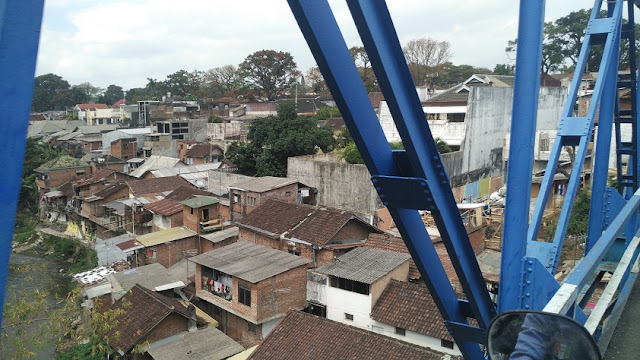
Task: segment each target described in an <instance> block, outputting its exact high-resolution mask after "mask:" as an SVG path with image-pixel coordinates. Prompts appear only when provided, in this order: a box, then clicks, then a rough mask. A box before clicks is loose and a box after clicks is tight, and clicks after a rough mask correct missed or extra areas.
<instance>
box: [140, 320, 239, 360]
mask: <svg viewBox="0 0 640 360" xmlns="http://www.w3.org/2000/svg"><path fill="white" fill-rule="evenodd" d="M158 343H160V344H161V345H159V346H156V347H153V346H152V347H151V348H150V349H149V350H147V352H148V353H149V355H151V356H152V357H153V358H154V359H156V360H173V359H203V360H217V359H226V358H228V357H229V356H231V355H234V354H237V353H239V352H242V351H244V348H243V347H242V346H241V345H240V344H238V343H237V342H235V341H233V339H231V338H230V337H228V336H227V335H225V334H224V333H223V332H222V331H220V330H218V329H216V328H215V327H214V326H208V327H206V328H204V329H199V330H196V331H192V332H188V331H185V332H182V333H179V334H177V335H175V336H172V337H170V338H167V339H165V340H161V341H159V342H158Z"/></svg>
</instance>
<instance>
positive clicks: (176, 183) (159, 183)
mask: <svg viewBox="0 0 640 360" xmlns="http://www.w3.org/2000/svg"><path fill="white" fill-rule="evenodd" d="M127 185H129V189H130V190H131V193H132V194H133V195H134V196H138V195H144V194H150V193H162V192H165V191H173V190H176V189H177V188H179V187H181V186H191V184H190V183H189V182H188V181H187V180H185V179H183V178H182V177H180V176H168V177H163V178H155V179H146V180H133V181H127Z"/></svg>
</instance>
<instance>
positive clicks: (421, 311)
mask: <svg viewBox="0 0 640 360" xmlns="http://www.w3.org/2000/svg"><path fill="white" fill-rule="evenodd" d="M371 318H372V319H374V320H375V321H379V322H381V323H383V324H387V325H391V326H396V327H400V328H403V329H406V330H409V331H413V332H417V333H420V334H424V335H428V336H431V337H435V338H438V339H445V340H448V341H453V338H452V337H451V335H450V334H449V331H447V328H446V326H445V325H444V320H443V319H442V315H440V312H439V311H438V308H437V307H436V303H435V302H434V301H433V297H431V294H430V293H429V289H427V287H426V286H425V285H424V284H413V283H406V282H401V281H397V280H391V282H390V283H389V285H387V287H386V288H385V289H384V291H383V292H382V295H380V298H379V299H378V301H377V302H376V304H375V306H374V307H373V310H372V311H371Z"/></svg>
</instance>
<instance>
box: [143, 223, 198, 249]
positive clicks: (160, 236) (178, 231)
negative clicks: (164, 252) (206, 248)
mask: <svg viewBox="0 0 640 360" xmlns="http://www.w3.org/2000/svg"><path fill="white" fill-rule="evenodd" d="M195 235H197V234H196V233H195V232H193V231H191V230H189V229H186V228H184V227H174V228H170V229H166V230H160V231H156V232H152V233H151V234H145V235H141V236H138V239H137V240H138V242H139V243H140V244H142V245H144V246H146V247H149V246H155V245H160V244H164V243H166V242H169V241H176V240H180V239H185V238H188V237H190V236H195Z"/></svg>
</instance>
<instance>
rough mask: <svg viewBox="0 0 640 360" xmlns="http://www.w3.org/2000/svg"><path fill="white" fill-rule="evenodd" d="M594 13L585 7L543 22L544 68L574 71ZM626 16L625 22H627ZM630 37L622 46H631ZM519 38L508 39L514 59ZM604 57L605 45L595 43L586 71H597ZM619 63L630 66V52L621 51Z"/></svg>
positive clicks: (546, 70)
mask: <svg viewBox="0 0 640 360" xmlns="http://www.w3.org/2000/svg"><path fill="white" fill-rule="evenodd" d="M590 15H591V9H582V10H578V11H573V12H571V13H569V14H568V15H566V16H563V17H561V18H558V19H557V20H555V21H553V22H547V23H545V24H544V40H543V44H542V64H541V70H542V72H543V73H544V74H548V73H550V72H554V71H562V72H571V71H574V69H575V66H576V64H577V63H578V56H579V55H580V49H581V47H582V42H583V41H584V34H585V31H586V28H587V23H588V22H589V17H590ZM602 15H603V16H606V11H604V10H603V11H602ZM627 22H628V21H627V20H626V19H624V20H623V23H625V24H626V23H627ZM635 33H636V46H635V48H638V45H640V38H639V37H638V35H640V25H636V27H635ZM628 42H629V40H628V39H627V38H623V39H622V45H621V47H622V49H627V48H628ZM517 44H518V39H514V40H509V42H508V43H507V47H506V48H505V51H506V52H507V55H509V56H510V57H511V58H513V59H515V52H516V45H517ZM601 58H602V47H601V46H592V47H591V51H590V52H589V59H588V60H587V69H586V70H587V71H598V67H599V65H600V60H601ZM619 61H620V67H621V68H626V67H628V66H629V54H628V52H627V51H621V52H620V60H619Z"/></svg>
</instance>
